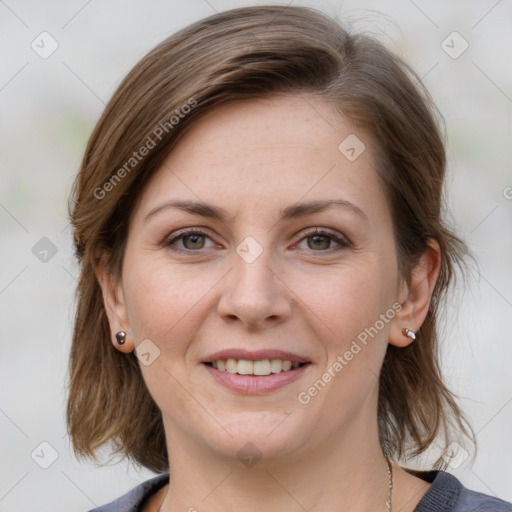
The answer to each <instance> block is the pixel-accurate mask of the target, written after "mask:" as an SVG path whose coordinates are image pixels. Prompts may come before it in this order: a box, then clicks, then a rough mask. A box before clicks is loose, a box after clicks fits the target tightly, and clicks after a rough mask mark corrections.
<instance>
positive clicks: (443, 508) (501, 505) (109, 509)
mask: <svg viewBox="0 0 512 512" xmlns="http://www.w3.org/2000/svg"><path fill="white" fill-rule="evenodd" d="M411 473H413V474H414V475H415V476H417V477H419V478H422V479H423V480H425V481H427V482H429V483H431V484H432V485H431V486H430V487H429V489H428V490H427V492H426V493H425V495H424V496H423V498H422V499H421V501H420V502H419V503H418V505H417V506H416V508H415V509H414V512H512V503H509V502H507V501H503V500H500V499H498V498H494V497H492V496H489V495H487V494H482V493H480V492H475V491H471V490H469V489H467V488H466V487H464V486H463V485H462V484H461V483H460V481H459V480H458V479H457V478H456V477H454V476H453V475H451V474H450V473H446V472H444V471H411ZM168 483H169V473H164V474H161V475H158V476H156V477H154V478H151V479H150V480H146V481H145V482H143V483H141V484H140V485H138V486H137V487H135V488H133V489H132V490H131V491H129V492H128V493H127V494H125V495H124V496H121V497H120V498H118V499H117V500H115V501H112V502H111V503H108V504H107V505H103V506H102V507H99V508H95V509H93V510H90V511H89V512H141V511H142V509H143V507H144V505H145V503H146V502H147V501H148V500H149V498H150V497H151V496H152V495H153V494H155V493H156V492H157V491H158V490H159V489H161V488H162V487H163V486H164V485H166V484H168Z"/></svg>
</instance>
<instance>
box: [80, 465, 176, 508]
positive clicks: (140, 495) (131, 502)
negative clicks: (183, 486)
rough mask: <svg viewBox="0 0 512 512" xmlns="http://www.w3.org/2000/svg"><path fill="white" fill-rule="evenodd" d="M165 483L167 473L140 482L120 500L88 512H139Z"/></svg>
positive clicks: (167, 481) (166, 481) (167, 476)
mask: <svg viewBox="0 0 512 512" xmlns="http://www.w3.org/2000/svg"><path fill="white" fill-rule="evenodd" d="M167 483H169V473H163V474H161V475H158V476H156V477H154V478H151V479H150V480H146V481H145V482H142V483H141V484H139V485H137V487H134V488H133V489H132V490H131V491H129V492H127V493H126V494H124V495H123V496H121V497H120V498H117V499H116V500H114V501H112V502H110V503H107V504H106V505H102V506H101V507H98V508H95V509H92V510H89V512H140V511H141V509H142V506H143V505H144V503H146V501H147V500H148V499H149V498H150V497H151V496H152V495H153V494H155V493H156V492H157V491H158V490H159V489H161V488H162V487H163V486H164V485H166V484H167Z"/></svg>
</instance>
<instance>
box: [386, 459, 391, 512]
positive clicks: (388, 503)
mask: <svg viewBox="0 0 512 512" xmlns="http://www.w3.org/2000/svg"><path fill="white" fill-rule="evenodd" d="M386 462H387V463H388V478H389V496H388V501H386V510H387V512H391V511H392V510H393V509H392V508H391V494H392V492H393V468H392V466H391V462H390V460H389V459H388V458H387V457H386Z"/></svg>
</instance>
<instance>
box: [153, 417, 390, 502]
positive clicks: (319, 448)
mask: <svg viewBox="0 0 512 512" xmlns="http://www.w3.org/2000/svg"><path fill="white" fill-rule="evenodd" d="M366 425H368V424H366ZM166 432H168V433H171V434H174V435H168V440H167V441H168V446H172V447H175V449H174V451H173V452H172V456H171V457H170V460H169V463H170V468H171V479H170V482H171V483H170V486H169V489H168V492H167V495H166V497H165V499H164V501H163V503H162V506H161V511H162V512H174V511H177V510H190V511H194V510H201V511H204V512H221V511H222V512H231V511H235V510H237V511H238V510H244V512H245V511H246V512H253V511H254V512H256V511H261V510H265V511H266V512H277V511H279V512H281V511H282V510H287V511H295V510H296V511H297V512H299V511H301V512H303V511H304V510H308V511H310V512H319V511H325V510H345V511H347V512H348V511H358V512H370V511H371V512H375V511H383V512H385V511H386V510H387V508H386V502H387V501H388V499H389V477H388V465H387V461H386V459H385V457H384V455H383V454H382V451H381V449H380V446H379V443H378V434H377V431H376V430H375V431H370V429H369V427H368V426H365V425H364V422H362V424H361V425H354V427H353V432H351V435H348V433H345V435H343V436H341V435H338V436H337V437H336V438H333V439H324V440H323V441H322V442H321V443H320V444H317V445H315V446H314V447H310V448H309V449H308V450H301V451H300V453H298V452H297V453H294V454H291V455H288V456H286V457H275V458H266V457H263V458H262V459H260V460H258V461H257V462H256V463H255V464H254V465H252V466H251V467H249V466H246V465H244V464H243V463H241V462H240V460H233V459H232V458H223V457H221V456H219V455H218V454H212V453H208V452H207V451H205V450H201V449H200V447H199V446H200V445H199V444H198V443H197V442H193V441H192V440H191V439H189V438H187V436H186V435H185V434H181V435H180V433H179V432H178V431H173V430H172V429H168V428H167V429H166ZM356 434H357V435H356ZM169 437H171V439H169Z"/></svg>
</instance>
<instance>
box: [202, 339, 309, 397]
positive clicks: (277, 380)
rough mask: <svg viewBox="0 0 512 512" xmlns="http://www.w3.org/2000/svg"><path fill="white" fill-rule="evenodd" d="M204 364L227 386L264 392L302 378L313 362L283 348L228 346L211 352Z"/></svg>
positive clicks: (248, 391) (212, 374) (216, 378)
mask: <svg viewBox="0 0 512 512" xmlns="http://www.w3.org/2000/svg"><path fill="white" fill-rule="evenodd" d="M202 363H203V365H204V367H205V369H206V370H207V371H208V373H209V374H210V376H211V377H212V378H213V379H214V380H215V381H216V382H217V383H219V384H221V385H223V386H224V387H226V388H228V389H230V390H232V391H236V392H237V393H241V394H245V395H262V394H265V393H268V392H271V391H274V390H277V389H279V388H281V387H283V386H285V385H287V384H289V383H291V382H293V381H295V380H297V379H298V378H300V376H301V375H303V374H304V372H305V371H307V368H308V367H309V366H310V363H311V361H309V360H308V359H307V358H305V357H303V356H300V355H298V354H294V353H292V352H285V351H282V350H258V351H253V352H250V351H247V350H243V349H225V350H221V351H219V352H215V353H213V354H211V355H210V356H208V358H206V359H205V360H204V361H202Z"/></svg>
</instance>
